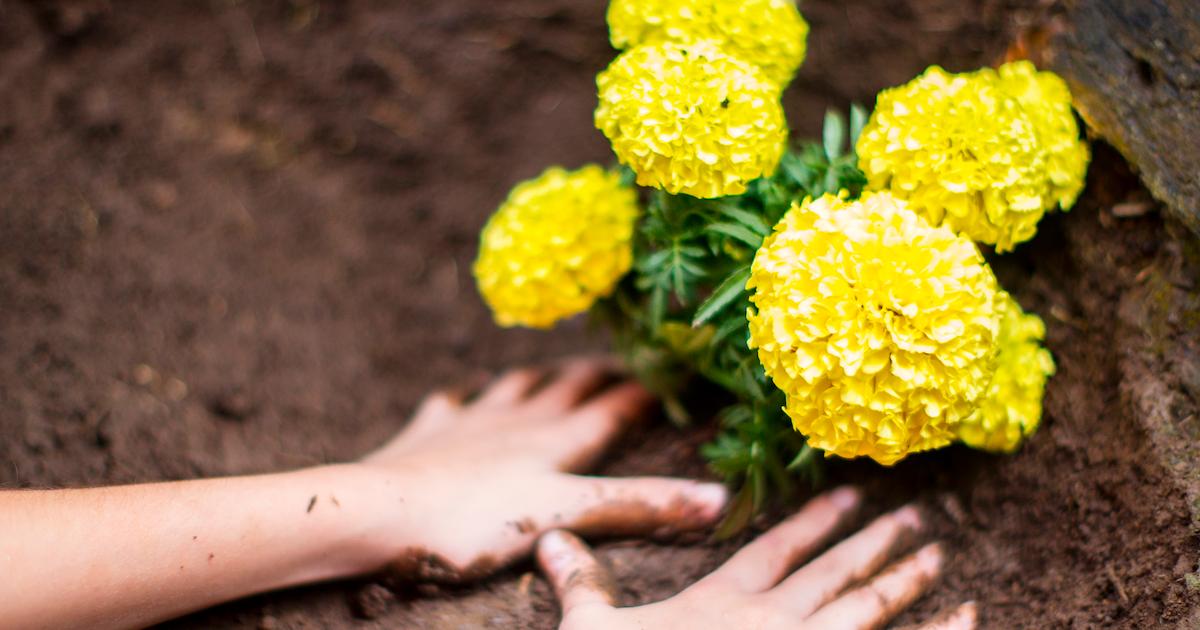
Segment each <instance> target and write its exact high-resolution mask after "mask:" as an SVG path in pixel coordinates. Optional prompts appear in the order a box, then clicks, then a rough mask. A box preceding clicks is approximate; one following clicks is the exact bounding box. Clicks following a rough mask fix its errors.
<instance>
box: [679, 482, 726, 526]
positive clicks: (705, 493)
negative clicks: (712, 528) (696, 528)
mask: <svg viewBox="0 0 1200 630" xmlns="http://www.w3.org/2000/svg"><path fill="white" fill-rule="evenodd" d="M687 496H688V498H689V499H691V500H692V501H694V502H695V503H696V504H697V505H698V506H699V507H700V508H701V513H700V514H701V516H702V518H704V519H705V521H706V522H712V521H715V520H716V519H717V517H718V516H720V515H721V511H722V510H724V509H725V506H726V504H728V503H729V488H727V487H725V484H721V483H697V484H696V485H695V486H694V487H693V488H691V489H690V490H689V491H688V493H687Z"/></svg>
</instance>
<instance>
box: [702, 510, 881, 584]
mask: <svg viewBox="0 0 1200 630" xmlns="http://www.w3.org/2000/svg"><path fill="white" fill-rule="evenodd" d="M860 500H861V497H860V495H859V492H858V490H856V489H854V488H849V487H844V488H838V489H837V490H834V491H833V492H830V493H827V494H824V495H822V496H819V497H817V498H815V499H813V500H812V501H809V502H808V504H807V505H805V506H804V508H803V509H802V510H800V512H799V513H798V514H796V515H794V516H792V517H791V518H788V519H787V520H786V521H784V522H782V523H780V524H779V525H776V526H775V527H773V528H772V529H771V530H770V531H768V532H767V533H765V534H763V535H762V536H759V537H758V538H757V539H755V540H754V542H752V543H750V544H749V545H746V546H745V547H743V548H742V549H741V550H740V551H738V552H737V553H735V554H734V555H733V557H732V558H730V559H729V560H728V561H727V562H726V563H725V564H723V565H721V567H720V568H719V569H717V570H716V571H715V572H713V573H712V574H711V575H709V576H708V577H706V578H704V581H705V582H716V583H720V584H722V585H724V586H728V587H731V588H736V589H739V590H742V591H746V592H755V593H756V592H761V591H765V590H767V589H769V588H771V587H772V586H774V585H775V584H776V583H778V582H779V580H781V579H783V576H785V575H787V574H788V572H789V571H791V570H792V567H794V566H796V564H798V563H799V562H800V561H802V560H803V559H805V558H807V557H808V556H810V555H812V553H813V552H814V551H816V549H817V548H818V547H819V546H820V545H822V544H823V543H824V542H825V540H827V539H828V538H829V537H830V536H831V535H833V533H834V532H835V531H837V529H838V527H839V525H841V524H842V523H843V522H844V521H845V520H846V519H847V518H848V517H849V516H850V515H851V514H853V513H854V511H855V510H856V509H857V508H858V504H859V501H860Z"/></svg>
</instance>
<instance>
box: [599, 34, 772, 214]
mask: <svg viewBox="0 0 1200 630" xmlns="http://www.w3.org/2000/svg"><path fill="white" fill-rule="evenodd" d="M596 84H597V86H598V88H599V92H600V104H599V106H598V107H597V108H596V127H597V128H598V129H600V130H601V131H602V132H604V135H605V136H607V137H608V139H609V141H610V142H612V147H613V151H614V152H615V153H616V154H617V158H618V159H620V161H621V163H622V164H625V165H627V166H629V167H630V168H632V169H633V170H634V172H636V173H637V182H638V184H641V185H642V186H652V187H655V188H661V189H663V190H666V191H667V192H669V193H672V194H678V193H686V194H689V195H692V196H694V197H703V198H710V197H722V196H725V195H735V194H740V193H742V192H745V190H746V182H748V181H750V180H752V179H756V178H758V177H761V176H763V175H770V174H771V173H773V172H774V171H775V168H776V167H777V166H778V165H779V159H780V157H782V155H783V150H784V147H785V144H786V141H787V123H786V122H785V121H784V117H783V107H782V106H781V105H780V103H779V90H778V89H777V88H776V87H775V85H774V84H773V83H771V82H770V81H769V80H767V79H766V77H764V76H763V74H762V72H761V71H760V70H759V69H758V68H756V67H754V66H752V65H750V64H749V63H746V62H744V61H741V60H739V59H737V58H735V57H731V56H729V55H726V54H725V53H723V52H721V51H720V50H719V49H718V48H717V46H716V45H715V44H713V43H712V42H693V43H690V44H675V43H663V44H654V45H644V46H638V47H636V48H633V49H630V50H628V51H626V52H625V53H622V54H621V56H619V57H617V59H616V60H614V61H613V62H612V64H611V65H609V67H608V69H606V70H605V71H604V72H601V73H600V76H598V77H597V78H596Z"/></svg>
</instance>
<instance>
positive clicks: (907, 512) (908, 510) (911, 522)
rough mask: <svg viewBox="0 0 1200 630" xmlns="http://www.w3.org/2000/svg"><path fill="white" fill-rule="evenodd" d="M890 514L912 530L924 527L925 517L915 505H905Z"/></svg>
mask: <svg viewBox="0 0 1200 630" xmlns="http://www.w3.org/2000/svg"><path fill="white" fill-rule="evenodd" d="M892 516H893V517H894V518H895V519H896V521H897V522H899V523H900V524H901V525H903V526H905V527H907V528H909V529H911V530H913V531H920V530H922V529H923V528H924V527H925V518H924V516H922V514H921V509H920V508H918V507H917V506H915V505H912V504H909V505H906V506H904V507H902V508H900V509H898V510H896V511H895V512H892Z"/></svg>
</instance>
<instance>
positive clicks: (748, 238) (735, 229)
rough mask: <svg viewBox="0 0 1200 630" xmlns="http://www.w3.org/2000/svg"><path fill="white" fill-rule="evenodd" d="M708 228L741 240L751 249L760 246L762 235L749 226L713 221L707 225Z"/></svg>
mask: <svg viewBox="0 0 1200 630" xmlns="http://www.w3.org/2000/svg"><path fill="white" fill-rule="evenodd" d="M708 229H710V230H712V231H714V232H717V233H720V234H724V235H725V236H728V237H729V238H732V239H735V240H738V241H741V242H743V243H745V244H746V245H749V246H750V247H751V249H758V248H759V247H762V242H763V236H762V234H757V233H755V232H753V231H752V230H751V229H750V228H748V227H746V226H744V225H740V224H738V223H713V224H712V225H709V226H708Z"/></svg>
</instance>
